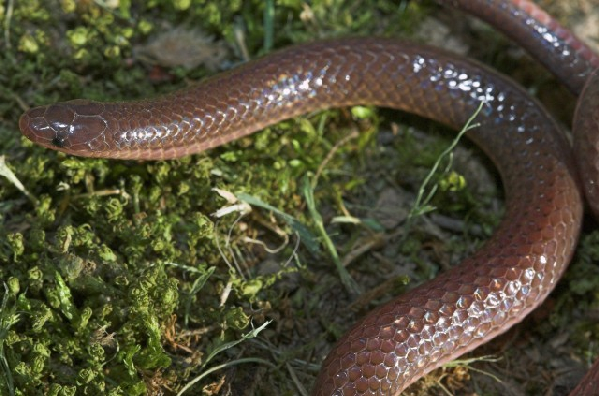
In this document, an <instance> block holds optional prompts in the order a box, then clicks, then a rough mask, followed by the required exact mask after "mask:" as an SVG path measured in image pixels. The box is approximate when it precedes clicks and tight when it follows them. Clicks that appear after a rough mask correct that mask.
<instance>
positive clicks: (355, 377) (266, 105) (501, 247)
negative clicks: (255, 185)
mask: <svg viewBox="0 0 599 396" xmlns="http://www.w3.org/2000/svg"><path fill="white" fill-rule="evenodd" d="M438 2H439V3H446V4H447V5H451V6H454V7H457V8H460V9H462V10H464V11H466V12H468V13H471V14H474V15H476V16H478V17H479V18H481V19H484V20H485V21H487V22H489V23H491V24H492V25H493V26H495V27H496V28H497V29H499V30H502V31H503V32H504V33H506V34H507V35H509V36H510V37H511V38H513V39H514V40H516V41H518V42H519V43H520V44H521V45H522V46H523V47H525V48H526V49H527V50H528V51H529V52H531V53H532V54H533V55H534V56H535V57H537V58H538V59H539V60H540V61H541V62H542V63H543V64H544V65H545V66H546V67H548V68H549V69H550V70H551V71H552V72H553V73H554V74H555V75H556V76H558V78H559V79H560V80H561V81H562V82H563V83H564V84H565V85H566V86H567V87H568V88H569V89H570V90H571V91H572V92H573V93H574V94H575V95H578V96H579V103H578V107H577V111H576V113H577V114H576V117H575V122H574V128H573V130H574V132H573V133H574V142H575V143H574V150H575V152H576V153H577V155H576V158H573V157H574V156H573V155H572V153H573V151H572V148H571V147H570V144H569V143H568V141H567V139H566V138H565V135H564V133H563V131H561V130H560V128H559V127H558V126H557V124H556V122H555V121H554V120H553V119H552V118H551V116H549V115H548V114H547V112H546V111H545V110H544V108H543V107H542V106H541V105H540V104H539V103H538V102H537V101H536V100H534V99H532V98H530V97H529V96H528V95H527V93H526V92H525V91H524V90H523V89H522V88H520V87H519V86H517V85H516V84H514V83H513V82H512V81H511V80H509V79H508V78H506V77H504V76H501V75H499V74H498V73H496V72H493V71H492V70H489V69H488V68H486V67H484V66H482V65H480V64H478V63H476V62H473V61H470V60H467V59H463V58H461V57H459V56H456V55H452V54H449V53H447V52H445V51H442V50H440V49H437V48H432V47H426V46H423V45H415V44H412V43H407V42H401V41H396V40H387V39H375V38H350V39H340V40H334V41H325V42H315V43H309V44H302V45H296V46H293V47H290V48H288V49H283V50H281V51H279V52H275V53H273V54H271V55H268V56H267V57H264V58H262V59H258V60H255V61H252V62H249V63H247V64H245V65H243V66H241V67H239V68H236V69H234V70H231V71H229V72H226V73H223V74H219V75H217V76H214V77H212V78H209V79H207V80H205V81H203V82H202V83H200V84H198V85H195V86H193V87H190V88H187V89H184V90H181V91H177V92H174V93H171V94H168V95H166V96H161V97H158V98H153V99H150V100H141V101H136V102H127V103H98V102H92V101H86V100H75V101H71V102H65V103H58V104H51V105H48V106H43V107H36V108H32V109H31V110H29V111H27V112H26V113H25V114H24V115H23V116H22V117H21V119H20V121H19V126H20V129H21V131H22V133H23V134H24V135H25V136H27V137H28V138H29V139H31V140H32V141H33V142H35V143H37V144H40V145H42V146H44V147H48V148H51V149H55V150H60V151H63V152H66V153H69V154H74V155H79V156H87V157H102V158H117V159H135V160H165V159H170V158H175V157H181V156H186V155H190V154H193V153H197V152H199V151H202V150H205V149H208V148H211V147H215V146H220V145H222V144H224V143H227V142H229V141H232V140H234V139H237V138H239V137H241V136H244V135H247V134H249V133H252V132H255V131H257V130H260V129H262V128H264V127H266V126H268V125H271V124H274V123H276V122H278V121H280V120H283V119H287V118H291V117H296V116H300V115H302V114H305V113H308V112H311V111H316V110H321V109H324V108H329V107H339V106H350V105H356V104H372V105H377V106H383V107H389V108H394V109H399V110H404V111H408V112H411V113H415V114H417V115H420V116H423V117H427V118H431V119H434V120H437V121H439V122H441V123H443V124H445V125H448V126H450V127H452V128H455V129H459V128H460V127H462V126H463V125H464V124H465V122H466V121H467V119H468V118H469V117H470V115H472V114H473V113H474V112H475V110H476V109H477V107H478V106H479V103H481V102H484V106H483V110H482V112H481V113H480V114H479V115H478V117H477V119H476V121H477V122H478V123H480V124H481V127H480V128H477V129H474V130H471V131H469V132H468V134H467V136H468V137H469V138H470V139H471V140H472V141H474V142H475V143H476V144H477V145H479V146H480V147H481V148H482V149H483V151H485V152H486V154H487V155H488V156H489V157H490V158H491V159H492V161H493V162H494V163H495V165H496V166H497V168H498V170H499V173H500V175H501V178H502V181H503V185H504V188H505V190H506V207H507V209H506V213H505V216H504V219H503V221H502V222H501V224H500V225H499V227H498V229H497V231H496V232H495V234H494V235H493V236H492V237H491V238H490V240H489V241H488V242H487V243H486V244H485V246H484V247H483V248H482V249H481V250H479V251H478V252H476V253H474V254H473V255H472V256H471V257H469V258H468V259H467V260H465V261H464V262H463V263H461V264H460V265H459V266H456V267H454V268H452V269H451V270H449V271H447V272H445V273H443V274H441V275H440V276H438V277H437V278H436V279H434V280H432V281H430V282H427V283H425V284H423V285H421V286H419V287H417V288H415V289H413V290H412V291H410V292H409V293H406V294H403V295H400V296H398V297H396V298H395V299H393V300H391V301H390V302H389V303H387V304H385V305H383V306H381V307H378V308H377V309H376V310H374V311H372V312H370V313H369V314H368V315H367V316H366V317H365V318H363V319H362V320H360V321H359V322H358V323H356V324H355V325H354V326H353V327H352V328H351V329H350V330H349V331H348V332H347V333H346V334H345V335H344V336H343V337H342V338H341V339H340V340H339V341H338V343H337V345H336V347H335V348H334V349H333V350H332V351H330V352H329V354H328V356H327V358H326V359H325V360H324V362H323V364H322V369H321V372H320V374H319V376H318V378H317V380H316V384H315V386H314V388H313V393H312V394H313V395H314V396H325V395H326V396H331V395H335V396H341V395H344V396H350V395H398V394H399V393H400V392H401V391H402V390H403V389H405V388H406V387H407V386H408V385H409V384H411V383H412V382H414V381H415V380H417V379H418V378H420V377H421V376H423V375H424V374H426V373H428V372H429V371H431V370H432V369H434V368H437V367H439V366H440V365H443V364H445V363H447V362H449V361H451V360H453V359H455V358H456V357H458V356H460V355H461V354H463V353H466V352H468V351H471V350H473V349H474V348H476V347H478V346H479V345H481V344H482V343H485V342H487V341H488V340H489V339H491V338H493V337H495V336H497V335H499V334H501V333H503V332H505V331H506V330H508V329H509V328H510V327H511V326H512V325H513V324H515V323H518V322H520V321H522V320H523V318H524V317H525V316H526V315H527V314H528V313H530V312H531V311H532V310H533V309H535V308H536V307H537V306H539V304H541V302H542V301H543V300H544V299H545V297H547V295H548V294H549V293H550V292H551V291H552V290H553V289H554V288H555V285H556V282H557V281H558V280H559V279H560V277H561V276H562V274H563V273H564V271H565V269H566V267H567V265H568V263H569V261H570V259H571V257H572V254H573V251H574V249H575V247H576V243H577V239H578V235H579V232H580V228H581V222H582V216H583V195H585V194H586V196H587V202H589V206H590V207H591V208H592V210H593V211H594V212H595V213H599V210H598V206H597V203H599V200H598V199H597V198H598V195H599V193H598V192H597V191H598V190H597V184H596V181H597V180H599V178H598V175H597V173H598V172H599V159H598V158H599V155H598V154H599V153H598V151H599V149H598V147H599V145H598V144H597V141H596V140H597V137H596V136H597V135H598V134H599V76H598V73H596V72H595V73H594V75H593V71H594V70H596V69H597V68H598V67H599V58H598V57H597V55H596V54H594V53H593V51H591V50H590V49H589V48H588V47H587V46H585V45H584V44H582V43H581V42H580V41H579V40H578V39H577V38H575V37H574V36H573V35H572V34H571V33H570V32H569V31H568V30H567V29H565V28H563V27H561V26H560V25H559V24H557V23H556V22H555V20H554V19H553V18H551V17H550V16H548V15H547V14H546V13H544V12H543V11H542V10H540V9H539V8H538V7H537V6H535V5H534V4H533V3H531V2H530V1H527V0H501V1H499V0H475V1H472V0H453V1H451V0H439V1H438ZM575 161H577V162H578V163H577V164H575V163H574V162H575ZM578 169H580V171H579V170H578ZM583 182H584V183H585V186H584V187H583V185H582V184H583ZM595 366H597V367H595V369H594V370H591V371H590V372H589V374H587V376H586V377H585V379H584V380H583V382H581V384H580V385H579V386H578V387H577V388H576V389H575V390H574V391H573V393H572V395H592V394H594V395H596V394H599V393H598V392H597V389H599V364H595Z"/></svg>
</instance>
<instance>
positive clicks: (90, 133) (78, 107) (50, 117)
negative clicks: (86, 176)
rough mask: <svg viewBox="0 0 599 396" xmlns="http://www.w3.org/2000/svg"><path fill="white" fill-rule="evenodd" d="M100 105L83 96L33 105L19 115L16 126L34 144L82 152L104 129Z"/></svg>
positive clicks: (87, 148) (104, 123) (80, 153)
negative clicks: (86, 99) (61, 101)
mask: <svg viewBox="0 0 599 396" xmlns="http://www.w3.org/2000/svg"><path fill="white" fill-rule="evenodd" d="M102 108H103V106H102V105H98V104H97V103H95V102H90V101H84V100H76V101H71V102H65V103H57V104H52V105H49V106H42V107H36V108H33V109H30V110H28V111H27V112H25V114H23V115H22V116H21V118H20V119H19V128H20V130H21V132H22V133H23V134H24V135H25V136H26V137H27V138H28V139H29V140H31V141H32V142H34V143H36V144H39V145H41V146H44V147H49V148H53V149H57V150H60V151H64V152H67V153H72V154H78V155H85V154H84V153H85V151H87V150H89V149H90V148H92V142H94V141H96V140H97V139H98V137H100V136H102V134H104V132H105V130H106V121H105V120H104V119H103V118H102V116H101V113H102V111H101V110H102ZM82 152H83V154H82Z"/></svg>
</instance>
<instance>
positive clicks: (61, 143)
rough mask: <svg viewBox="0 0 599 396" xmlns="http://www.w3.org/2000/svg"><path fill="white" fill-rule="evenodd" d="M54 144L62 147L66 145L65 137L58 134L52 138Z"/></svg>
mask: <svg viewBox="0 0 599 396" xmlns="http://www.w3.org/2000/svg"><path fill="white" fill-rule="evenodd" d="M52 145H53V146H54V147H57V148H62V147H64V139H61V138H60V137H58V136H56V137H55V138H54V139H52Z"/></svg>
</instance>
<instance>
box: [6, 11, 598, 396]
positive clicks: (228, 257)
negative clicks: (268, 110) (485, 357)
mask: <svg viewBox="0 0 599 396" xmlns="http://www.w3.org/2000/svg"><path fill="white" fill-rule="evenodd" d="M53 4H54V3H53ZM431 9H432V8H430V7H428V6H427V5H426V4H424V5H423V4H420V3H418V4H417V3H414V2H409V3H408V2H399V4H398V2H396V1H361V2H353V1H347V0H334V1H324V0H323V1H313V2H310V4H309V5H308V4H307V3H305V2H303V1H296V0H285V1H278V2H275V1H265V2H263V1H253V0H252V1H205V0H152V1H146V2H134V1H128V0H120V1H91V0H89V1H74V0H61V1H59V2H57V3H55V4H54V6H51V5H50V2H46V1H42V0H20V1H9V2H7V3H6V5H4V6H0V20H1V21H2V27H3V32H2V39H0V44H2V45H3V51H2V55H0V62H2V67H1V69H2V70H3V72H2V73H0V97H1V98H2V100H0V129H1V130H0V155H2V156H3V157H4V158H3V159H4V161H3V162H2V161H0V162H2V164H3V165H4V166H6V168H4V169H5V170H6V171H2V172H1V173H2V175H3V177H2V178H0V216H1V219H2V221H0V280H2V285H0V295H1V296H2V298H1V299H0V308H1V310H0V394H2V395H4V394H6V395H42V394H43V395H57V396H58V395H60V396H63V395H115V396H116V395H145V394H149V395H154V394H156V395H157V394H167V395H176V394H178V393H179V392H183V394H204V395H216V394H227V392H228V393H230V394H235V395H242V394H248V395H250V394H256V395H270V394H281V395H292V394H301V393H303V392H305V391H306V389H307V387H308V386H309V385H307V384H311V383H312V382H313V379H314V376H315V374H316V372H317V370H318V367H319V362H320V359H321V358H322V357H323V356H324V353H325V351H328V350H329V349H330V348H331V347H332V345H333V344H334V341H335V340H336V339H337V338H338V337H339V336H340V335H341V334H342V333H343V332H344V331H345V330H346V329H347V328H348V326H349V325H350V324H351V323H352V322H353V321H354V320H355V319H356V318H357V317H359V316H361V315H363V314H364V312H366V311H368V310H369V309H370V308H371V307H372V306H374V305H378V304H379V303H381V302H383V301H385V300H388V299H389V298H390V297H391V296H392V295H394V294H397V293H400V292H403V291H405V290H407V286H406V283H408V282H407V279H410V280H412V283H411V284H414V283H418V282H420V281H422V280H425V279H428V278H430V277H431V276H434V275H435V274H436V273H438V272H439V271H442V270H444V269H446V267H449V266H450V265H453V264H455V263H457V262H459V261H460V260H461V259H462V258H463V257H464V256H466V255H467V254H469V253H470V252H472V250H473V249H475V248H476V247H478V246H480V245H481V244H482V243H483V241H484V238H485V237H486V236H488V235H489V233H490V232H491V231H490V230H492V228H493V226H494V225H495V224H496V223H497V220H498V218H499V213H498V212H497V211H496V210H494V209H496V206H497V205H498V204H497V203H496V202H495V198H493V197H494V195H493V194H494V193H495V191H494V190H495V187H494V179H492V180H493V182H492V183H491V184H490V185H489V184H484V183H482V184H483V186H482V187H480V186H479V187H480V189H477V188H476V180H474V181H473V180H472V177H469V176H468V172H467V171H466V172H464V173H465V176H463V174H462V169H461V168H459V167H457V168H456V169H455V172H453V173H448V174H446V175H445V177H443V178H442V179H435V182H436V183H438V185H439V186H440V189H441V190H442V191H441V193H438V194H436V195H435V197H434V198H433V201H432V202H431V205H433V206H435V207H437V208H438V211H439V213H440V214H441V215H442V216H447V217H456V218H460V219H461V218H466V219H467V220H466V221H463V222H460V224H459V225H458V226H457V229H448V228H447V227H444V226H439V225H435V224H436V223H435V222H430V221H426V222H422V223H419V222H418V221H416V222H415V224H414V225H413V227H412V231H411V232H410V234H408V235H404V234H403V233H402V227H403V222H404V221H405V217H402V215H401V213H400V212H401V210H400V208H401V207H405V206H406V205H409V204H410V202H411V201H412V200H413V198H414V197H415V196H416V194H417V192H418V189H419V187H420V183H421V182H422V179H423V178H424V177H425V175H426V174H427V173H428V171H429V169H430V168H431V167H432V166H433V165H434V164H435V163H436V161H437V160H438V158H439V156H440V155H441V153H442V152H443V151H444V150H445V148H446V147H448V146H449V145H450V144H451V136H449V137H448V136H447V135H444V134H437V132H438V130H439V128H438V126H436V125H431V124H429V123H425V122H422V121H421V120H414V119H412V118H410V117H407V118H406V117H405V116H398V115H397V114H396V113H394V112H391V113H390V112H385V111H380V110H378V109H374V108H371V107H363V106H360V107H356V108H353V109H340V110H329V111H324V112H321V113H318V114H310V115H306V116H304V117H301V118H299V119H297V120H290V121H286V122H283V123H280V124H278V125H276V126H274V127H271V128H268V129H266V130H264V131H262V132H260V133H258V134H255V135H253V136H251V137H248V138H243V139H241V140H240V141H238V142H234V143H232V144H230V145H228V146H227V147H224V148H218V149H214V150H211V151H210V152H208V153H205V154H199V155H195V156H192V157H188V158H183V159H180V160H173V161H167V162H152V163H139V162H118V161H105V160H93V159H78V158H74V157H69V156H66V155H63V154H60V153H56V152H53V151H50V150H47V149H43V148H40V147H35V146H33V145H32V144H31V143H30V142H28V141H27V140H26V139H24V138H22V137H21V136H20V134H19V133H18V132H17V120H18V117H19V116H20V114H21V113H22V111H23V110H25V109H26V108H27V107H28V106H35V105H41V104H47V103H51V102H55V101H60V100H71V99H75V98H81V97H85V98H88V99H95V100H126V99H134V98H141V97H146V96H152V95H156V94H158V93H161V92H167V91H172V90H173V89H176V88H177V87H182V86H185V85H187V84H189V83H190V81H192V80H199V79H201V78H203V77H204V76H206V75H208V74H211V73H213V72H214V70H211V69H210V68H214V67H216V68H217V69H226V68H229V67H232V66H234V65H235V64H237V63H239V62H242V61H243V59H244V56H245V55H244V52H247V54H249V55H250V57H256V56H258V55H260V54H265V53H268V52H269V51H271V50H272V49H276V48H279V47H282V46H284V45H287V44H292V43H297V42H303V41H309V40H314V39H318V38H330V37H338V36H347V35H379V36H393V37H396V36H404V35H409V33H410V32H411V31H413V30H414V29H417V27H418V24H419V22H420V21H421V20H422V19H423V18H424V17H425V16H426V15H427V13H428V12H429V11H430V10H431ZM176 28H177V29H178V28H183V29H186V31H192V32H193V31H194V29H201V30H202V31H203V33H202V39H201V42H202V43H203V44H202V45H204V44H205V45H208V46H209V45H210V43H211V42H212V43H215V44H216V43H218V45H224V46H226V48H228V54H227V56H226V57H224V58H222V59H220V58H219V61H218V62H213V64H210V65H208V64H206V67H203V66H197V67H193V68H189V67H186V66H185V65H184V64H182V65H181V66H169V67H168V68H165V67H164V66H161V65H160V64H159V63H158V64H157V63H155V62H152V61H148V60H146V59H145V58H144V59H141V58H139V57H138V53H137V52H136V47H137V46H138V45H141V44H145V43H147V42H149V41H151V40H153V39H154V38H155V37H156V36H159V35H161V34H162V33H164V32H168V31H171V30H173V29H176ZM193 34H196V33H192V35H193ZM185 37H190V36H185ZM194 43H196V41H194ZM219 53H220V52H219ZM396 121H397V122H398V123H396ZM404 121H410V125H415V126H416V128H412V127H406V126H403V122H404ZM420 130H432V131H433V135H436V136H435V137H433V138H431V137H430V136H429V135H422V134H421V133H420V132H419V131H420ZM356 132H359V133H356ZM466 150H467V151H468V150H469V149H466ZM468 152H470V151H468ZM7 173H12V174H13V175H14V177H15V178H16V179H17V180H18V182H19V183H20V184H19V183H17V182H15V181H14V180H11V178H8V177H6V176H4V175H5V174H7ZM464 180H465V182H464ZM306 181H308V182H306ZM21 185H22V187H21ZM306 188H308V189H309V191H306ZM215 189H218V191H219V192H216V191H215ZM381 197H385V199H382V198H381ZM229 198H230V200H229ZM308 198H309V199H308ZM308 201H309V202H308ZM248 203H250V205H251V211H250V212H249V213H246V214H245V215H244V216H241V213H240V211H241V210H242V208H243V207H244V205H247V204H248ZM373 203H374V204H373ZM390 208H391V212H389V210H390ZM215 213H228V214H227V215H223V216H215V215H214V214H215ZM389 213H391V214H392V215H389ZM398 213H399V214H398ZM396 215H397V216H396ZM433 223H435V224H433ZM594 238H595V236H594V234H591V233H590V234H589V235H588V236H585V238H584V239H583V244H582V248H581V249H583V250H582V252H580V253H579V259H578V260H577V263H576V264H575V267H574V269H575V271H574V273H573V274H572V278H570V277H569V278H568V280H569V284H570V285H571V286H570V287H571V288H572V289H573V290H575V291H576V293H578V294H579V295H582V296H583V297H580V298H583V299H584V300H585V301H587V303H588V305H589V306H594V305H595V304H596V303H594V302H593V301H595V300H593V298H592V297H589V294H593V293H594V292H592V284H591V282H590V281H588V282H587V281H586V279H585V278H588V277H589V275H588V274H589V273H590V272H592V271H593V270H592V268H591V267H590V265H592V263H594V262H595V261H596V260H595V258H594V257H595V255H594V253H593V250H592V249H594V246H595V245H596V244H595V243H594ZM325 245H326V248H325V247H324V246H325ZM331 246H333V248H332V249H331ZM333 249H334V250H335V251H336V253H337V254H338V256H339V257H338V258H336V259H335V258H334V257H333V254H332V253H331V252H332V251H333ZM588 249H590V250H588ZM335 260H338V263H339V264H341V265H343V266H344V267H345V268H347V271H348V273H349V275H350V276H351V277H352V279H353V280H354V281H355V282H356V283H357V284H358V285H359V286H360V288H362V289H364V290H369V291H370V292H369V293H368V294H365V295H364V296H366V297H364V296H361V297H356V296H355V295H352V294H350V293H348V292H347V290H346V289H345V288H344V286H343V283H342V281H341V280H340V278H339V276H338V274H337V271H336V269H335ZM399 265H403V267H400V266H399ZM397 268H404V269H401V270H398V269H397ZM589 271H590V272H589ZM576 274H582V275H576ZM581 279H582V280H581ZM562 287H564V288H566V287H565V286H562ZM557 299H558V304H556V305H557V306H558V307H559V308H560V309H559V310H557V311H556V312H557V313H556V314H555V315H557V316H555V319H554V318H553V317H552V321H551V322H553V326H558V327H560V328H561V327H562V326H563V327H565V325H564V324H565V323H567V322H568V321H569V320H570V316H563V315H570V313H569V312H570V311H571V310H572V309H573V307H575V306H576V304H579V301H580V300H578V299H574V297H571V295H570V294H569V293H567V290H566V291H565V292H563V294H559V295H558V297H557ZM351 304H353V305H351ZM564 312H566V313H564ZM579 329H580V331H579V332H577V333H575V335H573V336H572V337H573V338H574V339H575V340H576V345H577V346H578V347H579V349H580V350H581V351H583V353H584V354H585V356H588V359H591V355H593V354H594V353H592V352H589V350H585V346H586V345H588V344H586V343H585V342H588V341H587V340H588V338H589V337H587V335H588V334H589V331H590V330H589V329H591V330H594V331H596V329H594V325H593V324H588V323H586V322H585V323H583V324H582V325H581V326H580V327H579ZM547 331H550V330H547ZM592 334H595V333H592ZM591 338H592V337H591ZM443 376H445V375H444V374H443V375H438V376H437V377H435V378H437V379H438V378H439V377H443ZM452 378H453V380H452V381H454V382H452V384H453V385H452V386H454V387H453V388H451V389H454V390H455V389H458V388H459V386H463V384H462V381H460V380H459V378H458V377H457V376H453V377H452ZM456 378H457V379H456ZM446 382H447V381H446V380H445V382H444V383H446ZM456 383H457V385H456Z"/></svg>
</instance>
